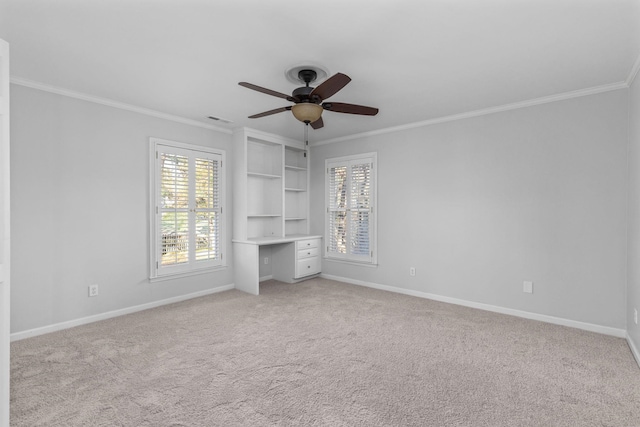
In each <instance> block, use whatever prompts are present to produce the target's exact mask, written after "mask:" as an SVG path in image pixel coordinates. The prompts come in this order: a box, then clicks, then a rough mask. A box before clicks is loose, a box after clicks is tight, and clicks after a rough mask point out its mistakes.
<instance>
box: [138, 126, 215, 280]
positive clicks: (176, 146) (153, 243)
mask: <svg viewBox="0 0 640 427" xmlns="http://www.w3.org/2000/svg"><path fill="white" fill-rule="evenodd" d="M149 141H150V144H149V165H150V166H149V177H150V179H149V259H150V262H149V280H150V281H151V282H154V281H159V280H167V279H174V278H178V277H185V276H191V275H195V274H202V273H207V272H211V271H215V270H218V269H220V268H225V267H226V266H227V264H226V262H227V260H226V258H227V257H225V256H224V255H225V254H226V240H227V239H226V234H227V219H226V218H227V213H226V171H225V167H226V153H225V150H221V149H217V148H210V147H206V146H201V145H194V144H186V143H183V142H177V141H170V140H166V139H160V138H154V137H151V138H149ZM161 152H163V153H173V154H177V153H183V154H184V153H187V154H188V155H189V157H190V158H191V157H192V156H193V157H196V156H197V153H203V154H204V155H206V156H214V157H218V160H219V162H220V165H219V170H218V179H219V181H218V200H219V205H220V213H219V215H220V218H219V221H220V223H219V229H220V233H219V237H218V238H219V241H218V247H219V249H220V259H219V260H213V261H205V262H200V261H196V260H195V258H194V259H190V260H189V261H188V262H187V263H184V264H180V265H177V266H167V267H162V266H161V265H160V260H161V258H162V254H161V253H162V237H161V220H160V215H161V209H160V188H161V179H160V164H159V163H160V162H159V159H160V155H159V153H161ZM192 173H193V171H190V172H189V180H190V181H193V175H192ZM193 213H194V214H195V212H193ZM194 232H195V229H193V230H191V231H190V234H191V233H194ZM193 237H194V238H195V236H193ZM194 253H195V252H194Z"/></svg>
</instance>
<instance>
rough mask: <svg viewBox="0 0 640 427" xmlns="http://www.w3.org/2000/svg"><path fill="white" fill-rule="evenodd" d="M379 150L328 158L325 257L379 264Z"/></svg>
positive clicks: (326, 162)
mask: <svg viewBox="0 0 640 427" xmlns="http://www.w3.org/2000/svg"><path fill="white" fill-rule="evenodd" d="M376 161H377V156H376V153H368V154H362V155H358V156H349V157H340V158H334V159H327V160H326V161H325V166H326V203H327V217H326V228H325V234H326V236H325V240H326V242H327V245H326V253H325V255H326V257H327V258H335V259H341V260H345V261H356V262H364V263H369V264H375V263H376V258H375V257H376V250H375V242H376V238H375V237H376V236H375V231H376V227H375V225H376V224H375V198H376V170H377V168H376Z"/></svg>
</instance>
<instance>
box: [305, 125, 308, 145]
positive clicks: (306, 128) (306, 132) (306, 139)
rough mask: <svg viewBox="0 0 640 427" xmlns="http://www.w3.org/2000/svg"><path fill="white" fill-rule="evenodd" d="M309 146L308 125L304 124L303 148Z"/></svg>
mask: <svg viewBox="0 0 640 427" xmlns="http://www.w3.org/2000/svg"><path fill="white" fill-rule="evenodd" d="M307 145H309V123H305V124H304V146H305V147H306V146H307Z"/></svg>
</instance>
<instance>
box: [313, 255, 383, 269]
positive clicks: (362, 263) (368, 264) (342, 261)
mask: <svg viewBox="0 0 640 427" xmlns="http://www.w3.org/2000/svg"><path fill="white" fill-rule="evenodd" d="M323 259H324V260H325V261H330V262H337V263H339V264H350V265H357V266H359V267H369V268H378V263H377V262H375V263H373V262H365V261H353V260H349V259H340V258H330V257H324V258H323Z"/></svg>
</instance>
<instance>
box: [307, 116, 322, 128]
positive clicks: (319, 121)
mask: <svg viewBox="0 0 640 427" xmlns="http://www.w3.org/2000/svg"><path fill="white" fill-rule="evenodd" d="M310 124H311V127H312V128H314V129H320V128H321V127H323V126H324V121H323V120H322V116H320V118H319V119H318V120H316V121H315V122H313V123H310Z"/></svg>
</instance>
